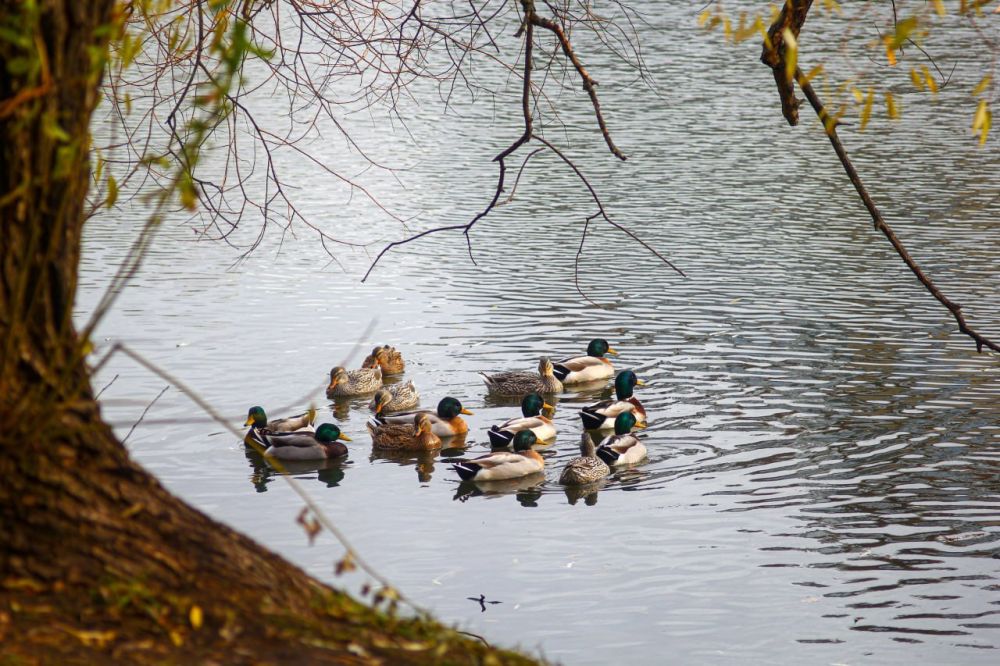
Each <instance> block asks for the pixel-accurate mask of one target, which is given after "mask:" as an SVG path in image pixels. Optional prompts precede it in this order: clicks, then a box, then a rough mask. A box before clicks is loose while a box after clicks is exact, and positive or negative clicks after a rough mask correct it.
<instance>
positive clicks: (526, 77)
mask: <svg viewBox="0 0 1000 666" xmlns="http://www.w3.org/2000/svg"><path fill="white" fill-rule="evenodd" d="M521 7H522V10H523V12H524V15H523V17H522V23H521V27H520V29H519V30H518V32H517V36H523V38H524V57H523V61H522V66H521V78H522V92H521V116H522V118H521V121H522V131H521V135H520V136H519V137H518V138H517V139H515V140H514V141H513V142H512V143H511V144H510V145H509V146H507V147H506V148H504V149H503V150H502V151H501V152H500V153H499V154H497V155H496V157H494V158H493V161H495V162H496V163H497V165H498V169H499V173H498V177H497V183H496V188H495V189H494V191H493V196H492V198H491V200H490V202H489V204H488V205H487V206H486V208H484V209H483V210H482V211H481V212H479V213H478V214H476V215H475V217H473V218H472V219H471V220H469V221H468V222H466V223H464V224H453V225H447V226H442V227H435V228H433V229H427V230H425V231H422V232H420V233H417V234H413V235H411V236H409V237H408V238H404V239H402V240H398V241H393V242H391V243H389V244H388V245H386V246H385V247H383V248H382V250H381V251H380V252H379V253H378V255H376V257H375V259H374V260H373V261H372V263H371V265H370V266H369V267H368V270H367V271H366V272H365V275H364V277H363V278H362V279H361V281H362V282H364V281H366V280H367V279H368V277H369V276H370V275H371V273H372V271H373V270H374V269H375V266H376V265H377V264H378V263H379V261H380V260H381V259H382V257H383V256H385V255H386V253H387V252H389V251H390V250H392V249H393V248H395V247H399V246H401V245H405V244H407V243H411V242H414V241H416V240H419V239H420V238H423V237H424V236H428V235H431V234H436V233H440V232H444V231H461V232H462V234H463V235H464V236H465V240H466V245H467V247H468V249H469V257H470V259H472V261H473V263H475V259H474V258H473V257H472V242H471V239H470V237H469V232H470V231H471V230H472V228H473V226H475V224H476V223H477V222H479V221H480V220H481V219H483V218H484V217H486V216H487V215H488V214H489V213H490V212H491V211H492V210H493V209H494V208H496V207H497V205H498V202H499V201H500V196H501V194H502V193H503V191H504V185H505V181H506V174H507V163H506V159H507V158H508V157H510V156H511V155H513V154H514V153H515V152H517V150H518V149H519V148H521V147H522V146H524V145H526V144H528V143H529V142H531V141H532V140H534V141H538V142H539V143H541V144H542V145H543V146H545V148H547V149H548V150H549V151H551V152H553V153H554V154H555V155H556V156H557V157H558V158H559V159H560V160H561V161H562V162H563V163H564V164H566V165H567V166H568V167H569V168H570V169H571V170H572V171H573V172H574V173H575V174H576V176H577V177H578V178H579V180H580V181H581V182H582V183H583V185H584V186H585V187H586V188H587V190H588V192H589V193H590V195H591V198H592V199H593V200H594V203H595V204H596V205H597V209H598V210H597V212H596V213H594V214H593V215H591V216H589V217H587V218H586V220H585V223H584V227H583V231H582V234H581V238H580V247H579V249H578V250H577V254H576V259H575V261H574V269H573V277H574V286H575V287H576V290H577V292H578V293H579V294H580V295H581V296H583V298H585V299H586V300H587V301H589V302H590V303H592V304H594V305H597V304H596V303H594V302H593V301H592V300H591V299H590V298H589V297H588V296H587V295H586V294H585V293H584V292H583V290H582V289H581V288H580V283H579V267H580V257H581V254H582V252H583V245H584V243H585V242H586V240H587V233H588V231H589V229H590V223H591V222H592V221H593V220H594V219H596V218H598V217H600V218H602V219H604V220H605V221H606V222H607V223H608V224H610V225H611V226H613V227H615V228H616V229H618V230H620V231H622V232H623V233H625V234H626V235H628V236H629V237H630V238H632V240H634V241H636V242H637V243H639V244H640V245H642V247H644V248H645V249H646V250H648V251H649V252H651V253H652V254H653V255H655V256H656V257H657V258H659V259H660V260H661V261H663V263H665V264H666V265H667V266H669V267H670V268H672V269H673V270H674V271H676V272H677V273H678V274H679V275H681V276H683V277H686V275H685V274H684V272H683V271H681V270H680V269H679V268H677V267H676V266H675V265H674V264H673V263H671V262H670V261H669V260H668V259H667V258H666V257H664V256H663V255H662V254H660V253H659V252H658V251H656V250H655V249H654V248H653V247H651V246H650V245H649V244H648V243H646V242H645V241H643V240H642V239H640V238H639V237H638V236H637V235H636V234H635V233H633V232H632V231H630V230H629V229H627V228H626V227H624V226H623V225H621V224H619V223H618V222H615V221H614V220H612V219H611V217H610V216H609V215H608V213H607V211H606V209H605V208H604V205H603V203H602V202H601V200H600V197H599V196H598V194H597V191H596V190H595V189H594V187H593V186H592V185H591V183H590V182H589V181H588V180H587V178H586V176H584V174H583V172H582V171H581V170H580V169H579V167H578V166H577V165H576V164H575V163H574V162H573V161H572V160H571V159H570V158H569V157H567V156H566V155H565V154H564V153H563V152H562V151H561V150H559V149H558V148H557V147H556V146H555V145H554V144H553V143H551V142H550V141H548V140H546V139H545V138H543V137H542V136H541V135H540V134H538V133H537V132H536V131H535V129H534V114H533V111H532V109H533V102H534V101H535V97H536V96H537V95H538V94H540V91H539V90H538V88H536V87H535V85H534V83H533V79H532V75H533V72H534V60H533V50H534V28H535V27H540V28H543V29H545V30H547V31H549V32H551V33H552V34H553V35H554V36H555V38H556V41H557V42H558V44H559V49H560V50H561V52H562V53H563V55H564V56H565V57H566V59H567V60H568V61H569V62H570V63H571V65H572V68H573V71H575V72H576V73H577V75H578V76H579V79H580V81H581V83H582V85H583V89H584V90H585V91H586V92H587V95H588V96H589V98H590V104H591V106H592V107H593V110H594V115H595V117H596V120H597V125H598V127H599V128H600V130H601V135H602V136H603V137H604V141H605V143H606V144H607V146H608V149H609V150H610V151H611V153H612V154H613V155H615V156H616V157H618V158H619V159H621V160H625V159H626V156H625V154H624V153H623V152H622V151H621V150H620V149H619V148H618V146H617V145H616V144H615V142H614V141H613V140H612V138H611V133H610V131H609V130H608V126H607V122H606V121H605V119H604V114H603V113H602V112H601V105H600V101H599V99H598V97H597V89H596V88H597V82H596V81H594V79H593V78H591V76H590V74H589V73H588V71H587V69H586V68H585V67H584V66H583V63H582V62H581V60H580V58H579V56H578V55H577V53H576V51H575V50H574V48H573V46H572V43H571V42H570V39H569V37H568V35H567V32H566V31H565V30H564V29H563V27H562V26H561V25H559V23H557V22H556V21H554V20H552V19H550V18H547V17H543V16H540V15H539V14H538V12H537V11H536V9H535V3H534V0H521ZM539 150H541V149H537V150H535V151H533V152H532V153H530V154H529V155H528V156H527V157H525V159H524V162H523V163H522V165H521V170H519V171H518V180H519V179H520V175H521V172H523V170H524V166H525V165H526V164H527V162H528V160H530V159H531V157H532V156H534V155H535V154H537V152H538V151H539ZM515 187H516V183H515ZM511 196H513V194H511ZM507 200H508V201H509V200H510V197H508V199H507Z"/></svg>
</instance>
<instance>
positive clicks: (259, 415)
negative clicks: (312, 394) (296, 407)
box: [243, 405, 316, 447]
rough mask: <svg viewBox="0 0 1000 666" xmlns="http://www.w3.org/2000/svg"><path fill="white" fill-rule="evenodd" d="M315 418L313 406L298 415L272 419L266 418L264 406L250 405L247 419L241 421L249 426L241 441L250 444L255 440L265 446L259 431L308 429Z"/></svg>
mask: <svg viewBox="0 0 1000 666" xmlns="http://www.w3.org/2000/svg"><path fill="white" fill-rule="evenodd" d="M315 420H316V409H315V408H313V407H310V408H309V411H308V412H306V413H305V414H299V415H298V416H289V417H288V418H286V419H275V420H274V421H268V420H267V413H266V412H265V411H264V408H263V407H261V406H260V405H257V406H254V407H251V408H250V409H249V410H248V411H247V420H246V421H245V422H244V423H243V425H245V426H250V429H249V430H247V432H246V435H244V436H243V442H244V443H245V444H246V445H248V446H250V445H251V444H250V443H251V441H254V442H257V443H258V444H260V445H261V446H265V447H266V446H267V445H266V444H264V439H263V437H262V436H261V434H260V433H261V432H293V431H295V430H303V429H308V430H312V424H313V422H314V421H315Z"/></svg>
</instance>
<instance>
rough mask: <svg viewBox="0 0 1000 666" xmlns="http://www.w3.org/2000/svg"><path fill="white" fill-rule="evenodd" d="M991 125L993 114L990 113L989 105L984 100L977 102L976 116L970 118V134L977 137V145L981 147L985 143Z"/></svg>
mask: <svg viewBox="0 0 1000 666" xmlns="http://www.w3.org/2000/svg"><path fill="white" fill-rule="evenodd" d="M992 125H993V113H992V112H991V111H990V106H989V104H987V103H986V100H985V99H983V100H979V106H978V107H977V108H976V115H975V116H973V118H972V133H973V134H974V135H975V134H978V135H979V145H980V146H983V145H985V143H986V137H987V136H988V135H989V133H990V127H992Z"/></svg>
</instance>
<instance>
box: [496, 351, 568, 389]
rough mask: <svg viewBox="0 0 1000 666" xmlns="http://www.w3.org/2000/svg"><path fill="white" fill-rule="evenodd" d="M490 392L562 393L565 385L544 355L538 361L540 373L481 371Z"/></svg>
mask: <svg viewBox="0 0 1000 666" xmlns="http://www.w3.org/2000/svg"><path fill="white" fill-rule="evenodd" d="M479 374H481V375H482V376H483V379H484V380H485V381H486V386H487V387H489V390H490V392H492V393H495V394H497V395H524V394H525V393H562V390H563V385H562V382H561V381H559V380H558V379H557V378H556V376H555V374H553V365H552V361H550V360H549V359H548V357H547V356H543V357H542V358H541V359H540V360H539V361H538V374H535V373H533V372H498V373H497V374H495V375H487V374H485V373H482V372H480V373H479Z"/></svg>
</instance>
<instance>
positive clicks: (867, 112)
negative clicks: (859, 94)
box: [861, 88, 875, 132]
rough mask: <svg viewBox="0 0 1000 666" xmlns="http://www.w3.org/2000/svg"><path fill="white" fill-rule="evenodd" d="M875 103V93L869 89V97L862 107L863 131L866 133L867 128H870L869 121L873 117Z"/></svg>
mask: <svg viewBox="0 0 1000 666" xmlns="http://www.w3.org/2000/svg"><path fill="white" fill-rule="evenodd" d="M874 101H875V91H873V90H872V89H871V88H869V89H868V95H867V96H866V97H865V105H864V106H863V107H861V131H862V132H864V131H865V127H867V126H868V121H869V120H870V119H871V117H872V104H873V103H874Z"/></svg>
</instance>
